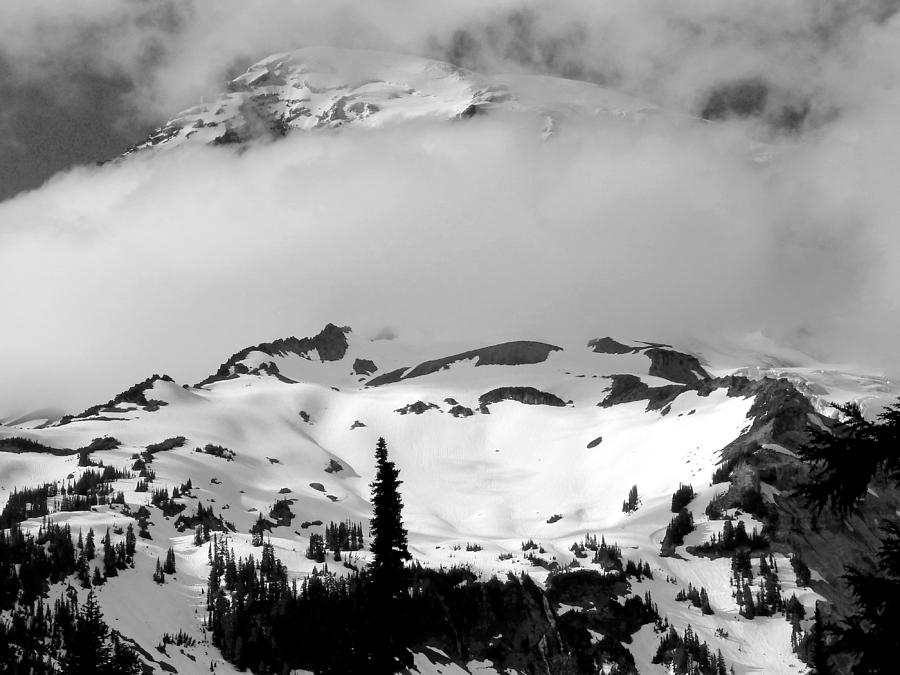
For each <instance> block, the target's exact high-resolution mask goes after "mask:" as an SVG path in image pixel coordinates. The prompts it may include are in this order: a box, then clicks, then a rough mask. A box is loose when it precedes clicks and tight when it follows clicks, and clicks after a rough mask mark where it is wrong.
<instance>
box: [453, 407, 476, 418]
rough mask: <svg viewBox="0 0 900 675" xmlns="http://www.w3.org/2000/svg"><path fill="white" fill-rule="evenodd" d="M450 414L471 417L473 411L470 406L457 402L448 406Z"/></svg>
mask: <svg viewBox="0 0 900 675" xmlns="http://www.w3.org/2000/svg"><path fill="white" fill-rule="evenodd" d="M450 414H451V415H453V416H454V417H471V416H472V415H474V414H475V412H474V411H473V410H472V409H471V408H467V407H466V406H464V405H459V404H457V405H455V406H453V407H452V408H450Z"/></svg>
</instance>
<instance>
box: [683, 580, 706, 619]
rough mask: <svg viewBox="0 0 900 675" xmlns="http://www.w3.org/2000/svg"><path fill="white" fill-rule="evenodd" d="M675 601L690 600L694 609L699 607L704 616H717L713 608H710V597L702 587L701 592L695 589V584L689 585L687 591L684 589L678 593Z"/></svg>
mask: <svg viewBox="0 0 900 675" xmlns="http://www.w3.org/2000/svg"><path fill="white" fill-rule="evenodd" d="M675 599H676V600H679V601H684V600H690V602H691V604H692V605H693V606H694V607H699V608H700V611H701V612H703V613H704V614H715V612H714V611H713V608H712V607H710V606H709V595H708V594H707V593H706V589H705V588H703V587H702V586H701V587H700V590H697V589H696V588H694V586H693V584H690V583H689V584H688V587H687V590H685V589H683V588H682V589H681V590H680V591H678V594H677V595H676V596H675Z"/></svg>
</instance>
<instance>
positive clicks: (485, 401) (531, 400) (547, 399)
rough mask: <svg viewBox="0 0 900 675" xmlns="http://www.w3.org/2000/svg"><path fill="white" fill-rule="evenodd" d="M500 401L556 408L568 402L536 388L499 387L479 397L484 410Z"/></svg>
mask: <svg viewBox="0 0 900 675" xmlns="http://www.w3.org/2000/svg"><path fill="white" fill-rule="evenodd" d="M500 401H518V402H519V403H524V404H525V405H552V406H556V407H563V406H565V405H566V402H565V401H563V400H562V399H561V398H559V396H556V395H555V394H550V393H548V392H546V391H541V390H540V389H535V388H534V387H499V388H497V389H491V390H490V391H489V392H487V393H485V394H482V395H481V396H479V397H478V402H479V403H480V404H481V407H482V409H484V408H487V406H489V405H491V404H492V403H499V402H500Z"/></svg>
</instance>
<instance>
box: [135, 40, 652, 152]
mask: <svg viewBox="0 0 900 675" xmlns="http://www.w3.org/2000/svg"><path fill="white" fill-rule="evenodd" d="M227 89H228V91H227V93H223V94H222V95H221V96H220V97H218V98H217V99H216V100H214V101H212V102H209V103H203V104H201V105H197V106H194V107H192V108H189V109H187V110H185V111H183V112H181V113H179V114H178V115H176V116H175V117H174V118H172V119H171V120H169V122H167V123H166V124H165V125H164V126H163V127H161V128H159V129H157V130H156V131H154V132H153V133H152V134H151V135H150V137H149V138H148V139H147V140H146V141H145V142H143V143H140V144H138V145H136V146H134V148H132V150H130V151H129V152H134V151H138V150H144V149H147V148H153V147H157V148H173V147H177V146H178V145H181V144H183V143H184V142H186V141H188V140H191V142H193V143H205V144H214V145H223V144H230V143H243V142H246V141H250V140H258V139H267V138H268V139H271V138H274V137H278V136H283V135H285V134H287V133H290V132H292V131H311V130H316V129H333V128H337V127H341V126H344V125H352V126H354V127H364V128H365V127H370V128H372V127H380V126H384V125H392V124H398V123H401V122H407V121H411V120H417V119H432V120H453V119H461V118H465V117H471V116H473V115H475V114H482V113H491V112H492V111H497V112H502V111H505V112H525V113H529V114H532V115H534V116H535V117H536V118H537V119H539V120H542V121H543V125H544V134H545V135H549V134H552V133H554V131H555V129H556V128H557V126H558V123H559V121H560V120H562V119H565V118H566V117H569V116H580V117H584V116H588V117H594V116H603V117H604V118H607V119H611V120H630V121H640V120H642V119H644V118H646V117H648V116H654V115H657V114H659V113H660V111H659V109H658V108H656V107H654V106H652V105H649V104H647V103H644V102H642V101H639V100H637V99H634V98H632V97H629V96H626V95H624V94H621V93H619V92H616V91H613V90H609V89H606V88H604V87H600V86H597V85H594V84H590V83H587V82H579V81H575V80H564V79H561V78H554V77H547V76H526V75H515V76H513V75H507V76H497V77H487V76H483V75H479V74H477V73H473V72H471V71H467V70H464V69H461V68H458V67H456V66H453V65H451V64H449V63H444V62H441V61H434V60H431V59H425V58H420V57H414V56H406V55H401V54H389V53H384V52H375V51H360V50H350V49H337V48H331V47H308V48H304V49H299V50H296V51H293V52H287V53H284V54H275V55H273V56H269V57H267V58H265V59H263V60H262V61H259V62H257V63H255V64H254V65H252V66H250V68H248V69H247V72H246V73H244V74H243V75H240V76H239V77H237V78H235V79H234V80H232V81H231V82H229V83H228V86H227Z"/></svg>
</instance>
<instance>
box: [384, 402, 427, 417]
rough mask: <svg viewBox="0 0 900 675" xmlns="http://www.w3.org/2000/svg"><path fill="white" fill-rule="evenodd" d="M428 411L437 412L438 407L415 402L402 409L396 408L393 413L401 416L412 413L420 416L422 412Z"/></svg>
mask: <svg viewBox="0 0 900 675" xmlns="http://www.w3.org/2000/svg"><path fill="white" fill-rule="evenodd" d="M429 410H438V407H437V406H436V405H435V404H434V403H425V402H424V401H416V402H415V403H410V404H409V405H406V406H404V407H402V408H397V409H396V410H395V411H394V412H397V413H400V414H401V415H408V414H409V413H413V414H414V415H421V414H422V413H424V412H427V411H429Z"/></svg>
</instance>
